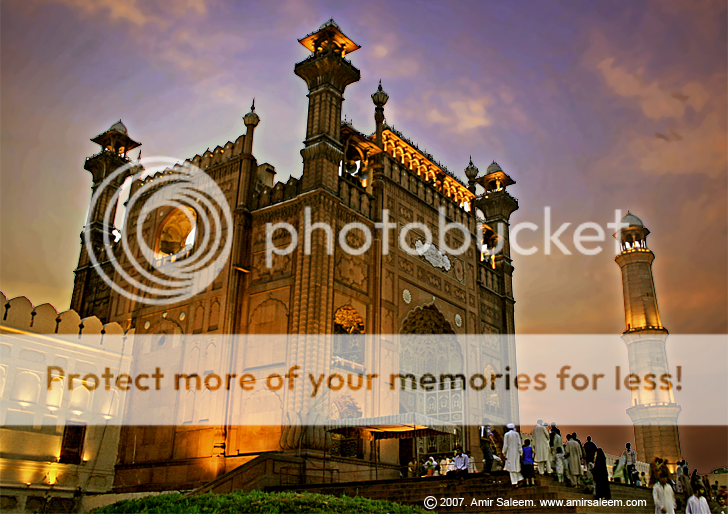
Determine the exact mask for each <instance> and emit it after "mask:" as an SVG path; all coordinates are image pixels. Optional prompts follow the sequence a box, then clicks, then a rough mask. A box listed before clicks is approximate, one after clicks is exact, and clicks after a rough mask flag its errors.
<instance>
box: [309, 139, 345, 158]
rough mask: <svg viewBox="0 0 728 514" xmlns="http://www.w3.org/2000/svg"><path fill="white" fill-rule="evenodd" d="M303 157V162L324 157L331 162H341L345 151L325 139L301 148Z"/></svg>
mask: <svg viewBox="0 0 728 514" xmlns="http://www.w3.org/2000/svg"><path fill="white" fill-rule="evenodd" d="M301 157H303V162H306V161H312V160H314V159H317V158H319V157H323V158H325V159H327V160H329V161H331V162H334V163H339V162H341V159H343V158H344V152H343V151H342V150H341V149H340V148H337V147H335V146H334V145H333V144H331V143H330V142H329V141H327V140H325V139H323V140H320V141H318V142H316V143H314V144H312V145H310V146H307V147H305V148H304V149H303V150H301Z"/></svg>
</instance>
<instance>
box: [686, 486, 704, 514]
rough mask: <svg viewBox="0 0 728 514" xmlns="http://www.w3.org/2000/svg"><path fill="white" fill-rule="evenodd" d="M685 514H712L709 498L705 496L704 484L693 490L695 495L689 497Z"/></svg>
mask: <svg viewBox="0 0 728 514" xmlns="http://www.w3.org/2000/svg"><path fill="white" fill-rule="evenodd" d="M685 514H710V507H709V506H708V500H707V499H706V498H705V488H704V487H703V486H702V485H699V486H698V487H697V489H695V491H693V495H692V496H691V497H690V498H688V504H687V507H685Z"/></svg>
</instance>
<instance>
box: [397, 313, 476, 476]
mask: <svg viewBox="0 0 728 514" xmlns="http://www.w3.org/2000/svg"><path fill="white" fill-rule="evenodd" d="M400 336H404V337H400V347H399V372H400V374H401V375H414V377H415V380H416V381H417V383H418V384H419V381H420V379H421V377H422V376H423V375H425V374H428V373H429V374H430V375H433V376H434V377H435V378H436V380H438V381H439V380H441V379H440V375H441V374H448V375H453V376H458V375H461V376H462V375H463V368H464V359H463V352H462V348H461V346H460V343H459V342H458V340H457V336H456V335H455V331H454V330H453V328H452V326H451V325H450V322H449V321H448V320H447V319H446V318H445V316H443V314H442V313H441V312H440V310H439V309H438V308H437V307H436V306H434V305H424V306H422V307H417V308H416V309H414V310H413V311H412V312H410V313H409V315H408V316H407V318H406V319H405V320H404V322H403V323H402V328H401V330H400ZM463 381H464V378H463ZM463 381H460V380H457V379H456V380H452V381H447V382H445V387H444V388H443V389H442V390H440V388H439V387H434V388H433V390H432V391H425V390H423V389H422V388H419V387H418V388H417V389H415V390H412V388H411V387H409V385H408V386H407V387H406V388H405V390H399V395H400V411H401V412H419V413H421V414H424V415H426V416H427V417H430V418H434V419H438V420H441V421H448V422H451V423H455V424H456V425H459V426H460V427H462V425H463V423H464V410H465V405H464V401H465V395H464V389H463V386H464V384H463ZM438 383H439V382H438ZM408 384H409V382H408ZM460 427H459V428H458V429H457V430H458V433H459V434H462V433H463V429H462V428H460ZM457 439H460V437H456V438H453V437H452V436H450V435H444V436H432V437H425V438H417V439H414V440H413V441H407V440H403V441H402V442H401V443H400V462H409V460H410V459H411V458H412V457H413V456H416V457H417V458H420V457H423V456H424V455H422V454H423V453H425V454H433V453H445V452H451V451H453V450H454V448H455V445H456V441H457ZM410 444H411V445H412V446H410ZM403 459H404V460H403Z"/></svg>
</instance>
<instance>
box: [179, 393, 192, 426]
mask: <svg viewBox="0 0 728 514" xmlns="http://www.w3.org/2000/svg"><path fill="white" fill-rule="evenodd" d="M194 414H195V392H194V391H187V395H186V396H185V408H184V413H183V415H182V423H192V419H193V416H194Z"/></svg>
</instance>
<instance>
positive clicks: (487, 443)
mask: <svg viewBox="0 0 728 514" xmlns="http://www.w3.org/2000/svg"><path fill="white" fill-rule="evenodd" d="M480 449H481V450H482V451H483V459H484V460H485V467H484V468H483V473H490V470H491V469H493V439H492V434H491V431H490V425H484V426H482V427H480Z"/></svg>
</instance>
